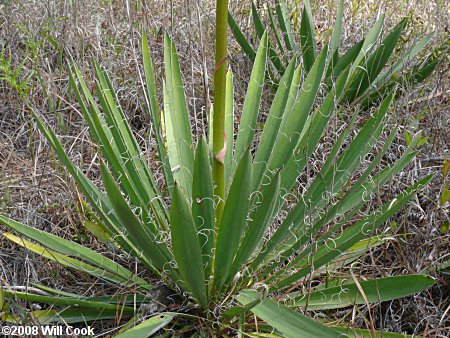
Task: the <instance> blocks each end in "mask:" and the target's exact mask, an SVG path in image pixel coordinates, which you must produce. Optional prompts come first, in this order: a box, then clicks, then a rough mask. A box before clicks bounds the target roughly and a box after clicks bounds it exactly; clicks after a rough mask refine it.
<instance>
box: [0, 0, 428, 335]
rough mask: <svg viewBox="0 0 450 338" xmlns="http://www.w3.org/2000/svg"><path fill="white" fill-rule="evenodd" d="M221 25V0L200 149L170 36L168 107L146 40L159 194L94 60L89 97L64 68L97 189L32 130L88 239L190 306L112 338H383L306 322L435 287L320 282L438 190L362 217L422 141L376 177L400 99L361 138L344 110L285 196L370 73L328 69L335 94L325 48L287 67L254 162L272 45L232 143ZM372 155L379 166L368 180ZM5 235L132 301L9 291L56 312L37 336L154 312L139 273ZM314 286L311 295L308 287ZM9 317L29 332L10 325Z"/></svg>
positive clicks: (422, 278) (61, 244) (64, 243)
mask: <svg viewBox="0 0 450 338" xmlns="http://www.w3.org/2000/svg"><path fill="white" fill-rule="evenodd" d="M226 18H227V2H226V1H221V0H219V1H218V7H217V47H218V48H217V50H218V53H217V56H216V62H217V66H216V74H215V75H216V78H215V107H214V123H210V124H209V125H210V130H209V134H210V135H213V137H212V143H208V142H207V141H206V140H205V139H204V138H203V137H200V138H199V140H198V142H197V144H196V147H194V142H193V137H192V132H191V127H190V122H189V113H188V109H187V106H186V101H185V94H184V88H183V84H182V77H181V72H180V65H179V61H178V56H177V52H176V49H175V45H174V43H173V42H172V41H171V39H170V38H169V36H168V35H165V41H164V65H165V77H164V81H163V88H162V92H163V97H164V102H163V107H164V108H163V109H161V108H160V106H159V103H158V100H157V90H156V85H155V80H154V73H153V67H152V62H151V58H150V53H149V46H148V41H147V38H146V36H145V34H144V33H143V34H142V56H143V66H144V73H145V89H146V90H145V93H144V94H145V98H146V103H147V106H148V109H149V112H150V115H151V120H152V127H153V132H154V133H153V134H154V137H155V140H156V144H157V152H158V155H159V160H160V163H161V170H162V172H163V176H164V183H163V184H161V183H159V182H158V183H157V182H156V179H155V174H154V173H153V172H152V169H151V166H150V164H149V163H148V160H147V159H146V158H144V156H143V154H142V152H141V148H140V146H139V143H138V142H137V140H136V138H135V137H134V135H133V133H132V131H131V127H130V125H129V124H128V122H127V118H126V115H125V113H124V112H123V111H122V109H121V107H120V104H119V101H118V99H117V96H116V95H115V92H114V89H113V85H112V83H111V81H110V79H109V77H108V75H107V73H106V72H105V71H104V70H103V69H102V68H101V67H100V66H99V65H98V64H97V63H96V64H95V74H96V86H95V88H96V92H95V95H94V94H93V93H91V92H90V90H89V88H88V86H87V84H86V83H85V81H84V79H83V76H82V74H81V72H80V70H79V69H78V68H77V67H76V66H75V65H72V66H71V69H70V85H71V88H72V90H73V93H74V94H75V95H76V97H77V101H78V104H79V105H80V109H81V111H82V113H83V116H84V119H85V120H86V123H87V124H88V126H89V130H90V133H91V136H92V140H93V142H94V143H95V144H96V145H97V146H98V147H97V149H98V151H99V153H100V154H101V162H100V165H99V166H100V172H101V176H102V182H103V188H100V187H97V186H96V185H95V184H94V183H93V182H92V181H91V180H90V179H89V178H88V177H87V176H86V175H85V174H84V173H83V171H82V170H81V169H80V168H79V167H77V166H76V165H75V164H74V163H73V162H72V161H71V160H70V159H69V157H68V155H67V154H66V152H65V151H64V149H63V146H62V145H61V143H60V141H59V140H58V137H57V136H56V134H55V132H54V131H53V130H52V129H51V128H49V127H47V126H46V124H45V123H44V122H43V121H42V119H41V118H40V117H39V116H38V115H37V114H35V120H36V123H37V125H38V127H39V129H40V130H41V132H42V133H43V134H44V135H45V137H46V138H47V140H48V142H49V143H50V145H51V146H52V148H53V149H54V151H55V152H56V153H57V155H58V156H59V159H60V161H61V162H62V163H63V164H64V166H65V167H66V168H67V170H68V172H69V173H70V175H71V176H72V178H73V179H74V181H75V182H76V184H77V186H78V188H79V190H80V192H81V193H82V195H83V196H84V199H82V200H81V204H82V205H83V207H84V209H85V210H87V213H88V214H89V217H90V219H89V221H86V222H85V226H86V227H87V228H88V229H89V230H90V231H91V232H92V233H93V234H94V235H95V236H96V237H97V238H98V240H99V241H101V242H105V243H107V244H108V245H109V246H110V247H112V248H114V250H120V251H122V252H124V253H126V254H127V255H130V256H131V257H134V259H136V260H138V261H139V262H140V264H141V265H140V266H142V267H145V269H148V271H150V272H151V273H153V274H154V275H155V276H156V277H157V278H159V279H160V280H162V281H163V282H164V283H165V284H166V285H167V286H168V287H169V288H171V289H173V290H174V291H175V292H176V293H178V295H179V296H180V297H181V299H183V300H184V301H185V302H186V303H187V304H189V306H187V307H184V308H183V309H185V310H180V311H179V312H164V313H158V314H154V315H153V316H151V317H150V318H147V319H146V320H145V321H143V322H142V323H141V324H139V325H137V326H134V327H132V326H133V323H134V322H133V321H131V322H130V323H129V324H128V325H126V326H125V328H124V329H123V330H122V331H121V332H120V333H119V336H120V337H131V336H133V337H135V338H136V337H148V336H150V335H152V334H154V333H155V332H159V334H163V333H164V331H160V330H163V329H164V328H165V327H167V326H168V325H170V329H171V331H170V332H171V333H170V334H173V332H174V331H173V330H175V332H179V333H180V334H183V333H184V334H186V335H193V334H194V332H196V331H197V332H198V333H199V334H200V335H208V334H209V335H216V336H221V335H226V334H233V333H234V332H235V333H237V334H238V335H239V336H243V335H248V336H258V335H269V333H270V334H271V336H289V337H338V336H343V335H349V336H352V335H367V336H371V335H372V336H374V335H375V334H376V333H375V331H374V329H373V327H372V329H371V330H370V331H369V330H363V329H358V330H356V329H355V330H353V329H351V328H350V329H349V328H348V327H347V328H344V327H331V326H328V325H326V323H325V322H320V321H315V320H313V319H311V318H309V317H308V311H323V310H328V309H338V308H344V307H348V306H357V305H360V304H366V305H368V304H369V303H371V302H380V301H386V300H392V299H395V298H399V297H404V296H407V295H412V294H415V293H417V292H420V291H421V290H423V289H425V288H428V287H430V286H431V285H433V284H434V280H433V279H432V278H431V277H428V276H426V275H406V276H394V277H384V278H378V279H369V280H361V278H360V277H359V276H357V275H355V274H354V272H353V271H352V270H351V269H350V270H348V269H347V270H345V269H344V271H348V272H349V273H348V276H351V279H337V278H336V279H330V278H328V277H326V276H329V274H330V273H331V272H332V271H334V270H335V269H337V268H338V267H339V266H342V265H344V266H348V265H349V264H351V263H354V262H356V261H357V260H358V259H359V258H360V257H361V256H362V255H363V254H364V253H365V252H366V251H367V250H369V249H370V248H371V247H374V246H376V245H379V244H380V243H382V242H383V240H384V239H385V238H384V237H383V235H382V232H379V231H378V229H379V228H380V227H381V226H382V225H383V224H384V223H385V222H386V221H387V220H388V219H389V218H390V217H391V216H393V215H394V214H396V213H397V212H398V211H399V210H400V209H401V208H402V207H403V206H405V205H406V204H407V203H408V201H409V200H410V199H411V198H412V197H413V196H414V195H415V194H416V193H417V192H418V191H420V189H421V188H422V187H423V186H424V185H425V184H427V182H428V181H430V179H431V176H428V177H426V178H424V179H422V180H420V181H419V182H417V183H416V184H414V185H412V186H410V187H408V188H407V189H405V190H404V191H403V192H402V193H401V194H399V195H398V196H396V197H395V198H394V199H391V200H387V201H384V204H382V205H381V206H379V207H378V208H377V209H376V210H370V209H367V210H365V211H364V212H362V211H363V210H364V208H365V207H366V206H367V204H368V203H369V202H370V200H371V198H372V196H373V195H374V194H375V193H376V191H377V190H378V189H380V188H382V187H383V186H384V185H385V184H386V183H388V182H389V181H390V180H391V179H392V178H393V177H394V176H395V175H396V174H398V173H399V172H401V171H402V170H403V169H404V168H405V167H406V166H407V165H408V163H410V162H411V161H412V160H413V159H414V157H415V155H416V153H417V150H416V148H417V145H418V142H419V140H420V139H421V137H420V134H417V135H415V137H414V138H413V139H412V141H411V142H410V144H409V145H408V147H407V148H406V149H405V150H404V152H403V154H402V155H401V156H400V157H399V158H398V159H397V160H396V161H395V162H394V163H392V164H390V165H386V166H382V165H381V163H382V162H383V161H382V160H383V158H384V156H385V155H386V154H387V152H388V151H389V149H390V146H391V144H392V142H393V141H394V139H395V137H396V134H397V130H396V129H394V130H392V131H390V134H389V137H388V138H387V139H386V140H384V143H383V145H382V147H377V141H378V140H379V138H380V136H381V134H382V133H383V131H384V130H385V123H384V121H385V118H386V115H387V114H388V112H389V110H390V106H391V103H392V101H393V99H394V96H395V95H394V93H393V92H391V93H388V94H387V95H385V96H384V97H383V101H382V102H381V104H380V105H379V106H378V109H377V110H376V111H374V112H373V114H372V115H371V116H370V118H368V119H367V120H366V121H365V122H364V123H363V124H362V125H361V126H356V121H357V120H358V111H357V110H356V109H354V110H351V111H350V113H349V114H348V116H349V119H348V120H347V121H346V126H345V128H344V129H343V130H342V132H341V133H340V135H339V137H338V138H337V139H336V140H335V142H334V144H333V146H332V149H331V151H330V153H329V155H328V157H327V160H326V162H325V163H324V165H323V166H322V167H321V168H320V172H319V173H318V174H317V175H316V176H315V178H314V179H312V180H311V182H310V183H309V184H308V185H307V186H306V187H304V188H302V189H297V190H301V191H300V194H290V193H291V192H292V191H293V190H294V188H296V186H297V183H298V178H299V176H300V175H301V174H302V172H303V171H304V170H305V168H307V164H308V160H309V159H310V157H311V156H312V154H313V152H314V150H315V149H316V147H317V145H318V144H319V142H320V141H321V138H322V136H323V134H324V132H325V129H326V128H327V125H328V124H329V123H330V120H331V119H332V118H333V116H336V114H338V113H339V112H341V113H342V112H343V111H344V110H345V109H348V106H347V98H348V96H349V95H353V94H352V93H353V92H352V88H353V84H354V81H356V80H355V79H358V78H359V77H360V76H361V75H360V71H359V68H358V67H356V66H355V63H352V62H349V63H348V65H346V66H345V67H342V69H340V70H339V71H338V70H336V68H332V70H333V71H334V73H333V74H334V79H333V80H331V82H330V83H329V84H328V85H327V81H328V79H329V77H328V76H327V69H329V65H330V63H332V62H333V61H332V60H333V58H331V57H330V56H331V55H332V54H333V53H334V52H333V50H332V49H329V48H328V47H325V48H324V49H323V50H322V51H321V52H320V53H319V54H318V55H317V56H316V57H314V60H313V62H312V64H311V67H309V69H308V73H307V75H306V76H305V77H304V79H303V80H301V69H302V67H303V65H302V64H300V65H297V59H296V58H295V57H294V58H293V59H292V60H291V61H290V62H289V64H288V65H287V67H286V70H285V72H284V74H283V76H282V78H281V80H280V83H279V86H278V89H277V91H276V94H275V97H274V99H273V102H272V105H271V108H270V112H269V114H268V117H267V121H266V123H265V125H264V128H263V130H262V132H261V134H260V136H258V137H257V140H256V141H257V142H256V143H257V148H256V149H255V150H254V148H253V146H252V145H253V144H254V141H255V129H256V126H257V118H258V112H259V106H260V100H261V94H262V90H263V84H264V79H265V73H266V63H267V62H266V61H267V54H268V49H269V47H268V37H267V33H265V32H264V33H263V34H262V36H261V43H260V46H259V48H258V50H257V52H256V55H255V61H254V67H253V71H252V73H251V77H250V81H249V85H248V89H247V95H246V97H245V102H244V105H243V109H242V113H241V118H240V123H239V128H238V131H237V134H236V135H234V123H233V121H234V109H233V107H234V103H233V101H234V98H233V95H234V94H233V76H232V74H231V71H228V73H227V74H226V50H227V47H226ZM224 37H225V39H224ZM357 64H359V62H357ZM223 86H225V87H223ZM218 97H219V99H218ZM219 105H221V107H219ZM356 131H357V133H356ZM352 135H355V136H353V137H352ZM194 148H195V151H194ZM369 152H372V153H375V156H374V157H373V159H372V161H371V162H370V164H369V165H368V166H367V167H364V168H363V167H362V163H363V160H364V159H365V158H366V156H367V155H368V154H369ZM356 173H358V175H356ZM355 176H357V177H355ZM292 196H294V198H292ZM169 200H170V204H169V203H168V202H167V201H169ZM0 222H1V223H3V224H4V225H5V226H6V227H8V228H9V229H11V230H13V231H15V232H16V233H18V234H20V235H21V236H23V237H26V238H28V239H31V240H32V241H30V240H27V239H25V238H22V237H20V238H19V237H17V236H16V235H14V234H12V233H4V236H5V237H6V238H8V239H10V240H12V241H13V242H16V243H17V244H19V245H22V246H24V247H25V248H27V249H28V250H31V251H34V252H36V253H38V254H40V255H42V256H44V257H45V258H48V259H50V260H53V261H56V262H58V263H61V264H63V265H65V266H67V267H69V268H73V269H77V270H80V271H83V272H85V273H88V274H90V275H92V276H94V277H96V278H99V279H101V280H104V281H107V282H110V283H113V284H117V285H118V286H120V287H121V289H122V290H125V291H126V292H127V293H126V294H125V295H111V296H102V297H94V298H87V297H82V296H79V295H76V294H71V293H67V292H63V291H59V290H55V289H51V288H49V287H45V286H42V285H35V288H38V289H40V290H41V292H39V293H36V292H15V291H14V290H12V289H10V288H7V287H5V288H0V290H1V291H0V292H1V294H0V296H1V297H0V299H1V300H2V302H1V303H2V304H1V305H2V306H3V304H4V303H5V302H4V301H3V299H8V298H18V299H24V300H27V301H32V302H39V303H48V304H51V305H52V307H50V308H48V309H44V310H37V311H31V312H29V313H28V316H29V317H31V318H32V319H33V320H35V321H38V322H40V323H48V322H55V321H56V322H58V321H59V322H65V323H71V322H88V321H92V320H98V319H107V318H126V317H132V318H133V319H134V320H138V319H139V318H141V316H142V315H143V314H144V312H141V310H140V309H144V308H145V306H146V305H148V303H149V302H150V301H151V300H149V299H148V298H147V297H146V296H147V294H148V292H149V291H150V290H151V289H152V285H151V284H150V283H149V281H148V280H146V279H145V278H143V274H142V273H141V272H140V271H137V272H133V271H130V270H128V269H127V268H125V267H123V266H121V265H119V264H118V263H116V262H114V261H113V260H111V259H109V258H108V257H106V256H105V255H102V254H100V253H98V252H96V251H94V250H92V249H89V248H87V247H84V246H83V245H81V244H78V243H75V242H73V241H69V240H66V239H63V238H60V237H57V236H54V235H52V234H49V233H46V232H43V231H41V230H38V229H34V228H32V227H29V226H27V225H24V224H21V223H18V222H16V221H14V220H11V219H9V218H7V217H5V216H0ZM313 280H314V281H317V283H314V284H312V283H311V281H313ZM307 285H309V287H308V286H307ZM42 293H45V294H42ZM2 317H3V318H2V319H3V320H5V321H10V322H14V321H16V322H17V321H19V320H20V318H19V316H14V315H8V314H7V313H3V315H2ZM167 334H168V335H169V333H167Z"/></svg>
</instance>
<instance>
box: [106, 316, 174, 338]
mask: <svg viewBox="0 0 450 338" xmlns="http://www.w3.org/2000/svg"><path fill="white" fill-rule="evenodd" d="M174 316H175V315H174V314H172V313H164V312H162V313H159V314H157V315H156V316H153V317H151V318H149V319H146V320H144V321H143V322H142V323H140V324H138V325H136V326H135V327H133V328H131V329H128V330H126V331H125V332H123V333H120V334H118V335H117V336H115V337H116V338H147V337H151V336H152V335H153V334H155V333H157V332H158V331H159V330H161V329H162V328H164V327H165V326H167V325H168V324H169V323H170V322H171V321H172V319H173V318H174Z"/></svg>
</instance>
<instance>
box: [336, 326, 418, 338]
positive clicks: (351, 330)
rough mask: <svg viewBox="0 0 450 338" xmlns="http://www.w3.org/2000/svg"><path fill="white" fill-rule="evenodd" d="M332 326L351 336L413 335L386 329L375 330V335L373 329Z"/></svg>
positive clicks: (384, 337)
mask: <svg viewBox="0 0 450 338" xmlns="http://www.w3.org/2000/svg"><path fill="white" fill-rule="evenodd" d="M332 328H333V329H334V330H336V331H339V332H342V333H344V334H345V335H346V337H349V338H409V337H411V338H412V337H413V336H409V335H407V334H399V333H392V332H386V331H379V330H375V331H374V332H375V335H373V331H371V330H365V329H357V328H353V327H341V326H332Z"/></svg>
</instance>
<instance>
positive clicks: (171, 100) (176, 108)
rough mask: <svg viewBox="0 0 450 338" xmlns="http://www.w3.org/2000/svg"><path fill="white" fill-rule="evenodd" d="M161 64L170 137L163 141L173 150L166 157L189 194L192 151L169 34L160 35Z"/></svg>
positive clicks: (182, 94)
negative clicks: (162, 66) (162, 46)
mask: <svg viewBox="0 0 450 338" xmlns="http://www.w3.org/2000/svg"><path fill="white" fill-rule="evenodd" d="M164 65H165V70H166V93H165V95H167V106H168V107H169V108H170V109H169V111H167V108H165V117H166V119H167V120H168V121H170V124H171V126H172V129H173V133H172V134H171V135H172V136H173V139H172V138H171V139H169V138H168V139H167V143H168V144H169V142H170V143H173V146H174V148H173V149H175V151H174V152H169V160H170V165H171V168H172V172H174V171H176V172H174V173H173V176H174V179H175V180H176V181H177V182H178V183H179V184H180V186H181V187H182V188H183V189H184V190H185V191H186V193H187V196H191V195H192V172H193V169H194V155H193V146H192V136H191V135H192V133H191V126H190V122H189V113H188V110H187V106H186V99H185V95H184V86H183V82H182V80H181V72H180V64H179V62H178V55H177V51H176V48H175V44H174V43H173V42H172V41H171V40H170V38H169V36H168V35H167V33H166V35H165V37H164ZM166 126H167V124H166Z"/></svg>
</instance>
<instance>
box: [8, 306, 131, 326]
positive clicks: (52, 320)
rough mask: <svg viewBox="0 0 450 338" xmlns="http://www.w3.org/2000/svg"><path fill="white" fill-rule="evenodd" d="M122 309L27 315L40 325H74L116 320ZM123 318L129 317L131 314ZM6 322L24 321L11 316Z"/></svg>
mask: <svg viewBox="0 0 450 338" xmlns="http://www.w3.org/2000/svg"><path fill="white" fill-rule="evenodd" d="M120 313H121V309H120V308H119V309H117V310H101V311H100V310H99V309H80V308H66V309H61V310H53V309H46V310H37V311H30V312H28V313H27V315H28V316H29V317H30V318H32V319H33V320H34V321H36V322H37V323H39V324H40V325H49V324H57V323H61V324H72V323H86V322H92V321H98V320H102V319H116V318H117V316H118V315H120ZM122 316H123V317H129V316H130V314H127V315H126V316H124V315H122ZM4 320H5V322H8V323H16V324H22V323H23V320H22V318H20V316H15V315H9V316H7V317H6V318H5V319H4Z"/></svg>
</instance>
